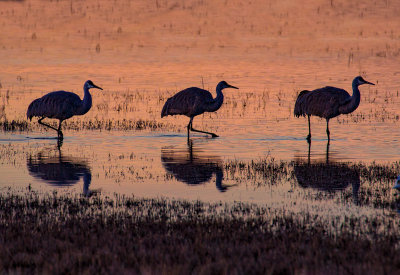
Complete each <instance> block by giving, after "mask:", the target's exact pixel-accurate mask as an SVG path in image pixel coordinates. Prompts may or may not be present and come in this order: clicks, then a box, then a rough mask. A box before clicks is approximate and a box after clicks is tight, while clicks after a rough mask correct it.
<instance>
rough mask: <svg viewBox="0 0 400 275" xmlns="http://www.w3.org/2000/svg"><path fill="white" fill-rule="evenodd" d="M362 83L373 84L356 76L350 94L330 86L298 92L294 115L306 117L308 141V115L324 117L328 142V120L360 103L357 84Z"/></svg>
mask: <svg viewBox="0 0 400 275" xmlns="http://www.w3.org/2000/svg"><path fill="white" fill-rule="evenodd" d="M363 84H369V85H375V84H373V83H371V82H368V81H366V80H364V79H363V78H362V77H361V76H357V77H356V78H354V80H353V83H352V87H353V95H352V96H350V95H349V93H348V92H346V91H345V90H343V89H339V88H335V87H330V86H327V87H324V88H319V89H316V90H313V91H307V90H304V91H302V92H300V94H299V96H298V97H297V100H296V104H295V107H294V115H295V116H296V117H300V116H307V117H308V136H307V141H308V142H311V125H310V116H312V115H313V116H319V117H322V118H325V119H326V134H327V135H328V142H329V141H330V132H329V120H330V119H331V118H334V117H337V116H338V115H341V114H349V113H351V112H353V111H354V110H355V109H357V107H358V105H359V104H360V91H359V90H358V86H360V85H363Z"/></svg>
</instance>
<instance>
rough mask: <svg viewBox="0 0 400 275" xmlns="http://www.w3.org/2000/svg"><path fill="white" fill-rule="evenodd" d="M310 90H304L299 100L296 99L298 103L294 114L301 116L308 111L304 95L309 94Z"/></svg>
mask: <svg viewBox="0 0 400 275" xmlns="http://www.w3.org/2000/svg"><path fill="white" fill-rule="evenodd" d="M309 92H310V91H308V90H303V91H301V92H300V93H299V95H298V97H297V100H296V104H295V105H294V115H295V116H296V117H299V116H305V115H306V114H307V113H306V109H305V108H306V104H305V101H304V96H305V95H307V94H308V93H309Z"/></svg>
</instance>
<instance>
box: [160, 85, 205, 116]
mask: <svg viewBox="0 0 400 275" xmlns="http://www.w3.org/2000/svg"><path fill="white" fill-rule="evenodd" d="M212 101H213V97H212V95H211V93H210V92H209V91H206V90H203V89H200V88H196V87H191V88H187V89H185V90H182V91H180V92H178V93H177V94H175V95H174V96H172V97H170V98H169V99H168V100H167V101H166V102H165V104H164V107H163V110H162V112H161V116H162V117H163V116H167V115H186V116H189V117H190V116H195V115H198V114H201V113H203V112H204V111H205V106H206V105H207V104H209V103H211V102H212Z"/></svg>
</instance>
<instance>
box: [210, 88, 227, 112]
mask: <svg viewBox="0 0 400 275" xmlns="http://www.w3.org/2000/svg"><path fill="white" fill-rule="evenodd" d="M222 103H224V94H223V93H222V90H221V88H219V87H218V86H217V97H216V98H214V100H213V102H212V103H211V104H210V105H209V107H208V112H215V111H216V110H218V109H219V108H221V106H222Z"/></svg>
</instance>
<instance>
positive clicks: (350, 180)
mask: <svg viewBox="0 0 400 275" xmlns="http://www.w3.org/2000/svg"><path fill="white" fill-rule="evenodd" d="M310 149H311V143H310V144H309V148H308V161H307V162H305V161H304V160H301V159H296V160H295V161H294V175H295V177H296V178H297V182H298V184H299V186H301V187H302V188H312V189H315V190H319V191H324V192H329V193H334V192H337V191H342V190H345V189H346V188H347V187H348V186H350V185H351V187H352V195H353V202H354V203H355V204H358V203H359V189H360V173H359V172H358V170H357V169H356V168H355V167H351V166H350V165H349V164H347V163H341V162H329V143H327V146H326V160H325V162H323V161H322V162H321V161H318V162H311V161H310Z"/></svg>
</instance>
